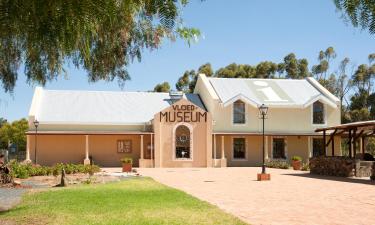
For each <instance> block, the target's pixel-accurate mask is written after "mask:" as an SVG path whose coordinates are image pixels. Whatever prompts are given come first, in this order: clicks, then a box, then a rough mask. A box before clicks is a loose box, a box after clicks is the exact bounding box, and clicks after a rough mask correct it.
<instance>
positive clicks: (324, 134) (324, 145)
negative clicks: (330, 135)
mask: <svg viewBox="0 0 375 225" xmlns="http://www.w3.org/2000/svg"><path fill="white" fill-rule="evenodd" d="M326 147H327V146H326V131H325V130H324V131H323V152H324V156H325V155H326Z"/></svg>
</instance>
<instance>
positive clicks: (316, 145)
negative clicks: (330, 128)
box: [313, 138, 324, 156]
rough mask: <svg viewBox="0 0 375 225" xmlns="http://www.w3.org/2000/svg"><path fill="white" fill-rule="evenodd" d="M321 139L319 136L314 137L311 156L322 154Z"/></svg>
mask: <svg viewBox="0 0 375 225" xmlns="http://www.w3.org/2000/svg"><path fill="white" fill-rule="evenodd" d="M323 148H324V147H323V139H321V138H314V139H313V156H320V155H324V149H323Z"/></svg>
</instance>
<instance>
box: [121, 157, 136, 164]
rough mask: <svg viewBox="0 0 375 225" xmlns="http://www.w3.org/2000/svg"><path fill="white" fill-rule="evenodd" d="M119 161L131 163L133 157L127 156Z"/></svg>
mask: <svg viewBox="0 0 375 225" xmlns="http://www.w3.org/2000/svg"><path fill="white" fill-rule="evenodd" d="M121 162H122V163H129V164H133V159H132V158H129V157H124V158H122V159H121Z"/></svg>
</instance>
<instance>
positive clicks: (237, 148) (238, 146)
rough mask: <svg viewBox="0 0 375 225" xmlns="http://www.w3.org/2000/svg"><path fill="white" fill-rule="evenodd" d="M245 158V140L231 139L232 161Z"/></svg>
mask: <svg viewBox="0 0 375 225" xmlns="http://www.w3.org/2000/svg"><path fill="white" fill-rule="evenodd" d="M245 158H246V140H245V138H233V159H245Z"/></svg>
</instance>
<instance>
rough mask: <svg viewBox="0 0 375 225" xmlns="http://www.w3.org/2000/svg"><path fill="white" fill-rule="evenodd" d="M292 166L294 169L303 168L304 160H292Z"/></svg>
mask: <svg viewBox="0 0 375 225" xmlns="http://www.w3.org/2000/svg"><path fill="white" fill-rule="evenodd" d="M292 166H293V169H294V170H301V168H302V161H300V160H292Z"/></svg>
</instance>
